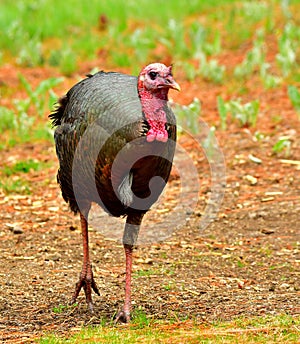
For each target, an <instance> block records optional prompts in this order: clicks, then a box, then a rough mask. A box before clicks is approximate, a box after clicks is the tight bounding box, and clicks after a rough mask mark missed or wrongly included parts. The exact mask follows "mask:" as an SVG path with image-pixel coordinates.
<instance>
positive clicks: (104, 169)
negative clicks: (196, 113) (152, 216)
mask: <svg viewBox="0 0 300 344" xmlns="http://www.w3.org/2000/svg"><path fill="white" fill-rule="evenodd" d="M165 111H166V114H167V132H168V136H169V140H168V141H167V142H166V143H164V142H159V141H153V142H147V141H146V133H147V130H148V128H149V126H148V124H147V121H146V119H145V116H144V114H143V112H142V107H141V102H140V98H139V96H138V92H137V78H136V77H134V76H128V75H125V74H120V73H113V72H110V73H104V72H99V73H97V74H95V75H94V76H91V77H89V78H87V79H85V80H82V81H81V82H79V83H78V84H76V85H75V86H74V87H73V88H72V89H71V90H70V91H69V92H68V94H67V95H66V97H65V98H62V100H61V105H60V107H59V108H58V110H57V111H56V113H54V114H53V115H52V118H53V119H54V124H55V125H57V128H56V130H55V134H54V137H55V144H56V152H57V156H58V159H59V164H60V167H59V171H58V181H59V184H60V186H61V190H62V195H63V198H64V199H65V201H66V202H68V203H69V204H70V207H71V209H72V210H73V211H74V212H75V213H76V212H78V211H79V210H80V208H82V207H83V208H84V207H85V205H86V204H88V203H90V202H96V203H98V204H100V205H101V206H102V207H103V208H104V209H105V210H106V211H107V212H108V213H110V214H111V215H113V216H122V215H129V214H136V213H145V212H146V211H147V210H148V209H149V208H150V207H151V205H152V204H153V203H154V202H155V201H156V200H157V198H158V197H159V195H160V193H161V191H162V190H163V188H164V186H165V184H166V182H167V180H168V177H169V174H170V170H171V167H172V160H173V156H174V150H175V141H176V122H175V117H174V114H173V113H172V111H171V110H170V109H169V107H168V106H167V104H166V105H165ZM116 158H117V159H116ZM153 177H160V178H155V185H152V188H151V189H150V185H151V183H150V181H151V180H152V178H153Z"/></svg>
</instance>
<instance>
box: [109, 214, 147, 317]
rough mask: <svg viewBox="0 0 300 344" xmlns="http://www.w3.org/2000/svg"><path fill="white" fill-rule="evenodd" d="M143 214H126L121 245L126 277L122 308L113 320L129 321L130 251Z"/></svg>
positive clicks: (135, 239)
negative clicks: (123, 253) (123, 252)
mask: <svg viewBox="0 0 300 344" xmlns="http://www.w3.org/2000/svg"><path fill="white" fill-rule="evenodd" d="M143 216H144V214H138V215H135V216H130V215H128V218H127V221H126V224H125V230H124V235H123V245H124V250H125V259H126V277H125V300H124V306H123V310H122V311H120V312H119V313H118V314H117V316H116V320H115V322H123V323H128V322H129V321H130V311H131V274H132V251H133V247H134V244H135V243H136V241H137V237H138V233H139V229H140V224H141V221H142V218H143Z"/></svg>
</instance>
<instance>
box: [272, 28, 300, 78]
mask: <svg viewBox="0 0 300 344" xmlns="http://www.w3.org/2000/svg"><path fill="white" fill-rule="evenodd" d="M299 38H300V28H299V27H297V26H295V25H294V24H292V23H291V22H288V23H287V24H286V26H285V27H284V30H283V33H282V35H281V37H280V38H279V40H278V49H279V52H278V54H277V55H276V61H277V63H278V65H279V67H280V68H281V70H282V74H283V76H285V77H286V76H288V75H290V73H291V72H292V70H293V69H294V67H295V65H296V64H297V63H296V62H297V61H296V57H297V49H298V42H299Z"/></svg>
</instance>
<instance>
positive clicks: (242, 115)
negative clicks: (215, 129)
mask: <svg viewBox="0 0 300 344" xmlns="http://www.w3.org/2000/svg"><path fill="white" fill-rule="evenodd" d="M259 105H260V104H259V101H258V100H253V101H251V102H248V103H245V104H241V100H240V99H237V100H230V101H228V102H224V100H223V99H222V98H221V97H219V98H218V111H219V115H220V118H221V126H222V125H223V127H224V125H225V124H224V122H225V123H226V118H227V115H228V114H229V113H230V114H231V117H232V118H233V119H236V120H237V121H238V122H239V123H240V125H241V126H252V127H254V126H255V125H256V122H257V116H258V112H259Z"/></svg>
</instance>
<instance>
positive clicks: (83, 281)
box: [71, 209, 100, 312]
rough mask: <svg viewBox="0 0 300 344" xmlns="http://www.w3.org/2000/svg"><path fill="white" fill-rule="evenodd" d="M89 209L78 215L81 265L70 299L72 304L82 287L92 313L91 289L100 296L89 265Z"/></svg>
mask: <svg viewBox="0 0 300 344" xmlns="http://www.w3.org/2000/svg"><path fill="white" fill-rule="evenodd" d="M88 212H89V209H88V210H87V211H85V214H82V213H80V223H81V232H82V243H83V265H82V270H81V273H80V276H79V281H78V282H77V283H76V287H75V292H74V295H73V298H72V301H71V302H72V304H73V303H75V302H76V299H77V296H78V294H79V292H80V290H81V288H82V287H83V290H84V293H85V298H86V302H87V305H88V307H89V309H90V311H91V312H93V302H92V289H93V290H94V292H95V293H96V294H97V295H100V293H99V290H98V287H97V285H96V282H95V280H94V277H93V271H92V265H91V263H90V255H89V237H88V223H87V216H88Z"/></svg>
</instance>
